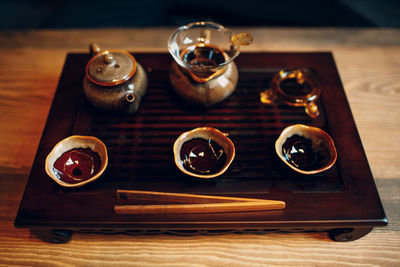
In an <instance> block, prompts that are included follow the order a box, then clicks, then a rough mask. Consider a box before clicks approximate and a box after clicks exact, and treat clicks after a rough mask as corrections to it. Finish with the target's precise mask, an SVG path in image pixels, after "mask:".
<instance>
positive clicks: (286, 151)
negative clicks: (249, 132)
mask: <svg viewBox="0 0 400 267" xmlns="http://www.w3.org/2000/svg"><path fill="white" fill-rule="evenodd" d="M275 151H276V154H277V155H278V156H279V158H280V159H281V160H282V161H283V162H284V163H285V164H286V165H287V166H289V167H290V168H291V169H293V170H295V171H296V172H298V173H301V174H316V173H320V172H323V171H326V170H328V169H329V168H331V167H332V166H333V165H334V164H335V162H336V159H337V152H336V148H335V144H334V142H333V140H332V138H331V137H330V136H329V134H327V133H326V132H324V131H323V130H321V129H319V128H317V127H311V126H307V125H304V124H295V125H291V126H289V127H286V128H285V129H284V130H283V131H282V133H281V135H280V136H279V138H278V139H277V140H276V142H275Z"/></svg>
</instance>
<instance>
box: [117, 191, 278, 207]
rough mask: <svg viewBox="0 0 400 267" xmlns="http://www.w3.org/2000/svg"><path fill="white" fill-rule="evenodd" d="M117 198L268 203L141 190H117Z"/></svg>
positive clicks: (253, 199) (238, 198) (177, 201)
mask: <svg viewBox="0 0 400 267" xmlns="http://www.w3.org/2000/svg"><path fill="white" fill-rule="evenodd" d="M117 198H119V199H130V200H151V201H155V202H160V203H163V202H176V203H193V204H195V203H196V204H201V203H210V202H212V203H226V202H248V201H251V202H254V201H266V200H265V199H257V198H241V197H222V196H209V195H195V194H185V193H165V192H153V191H140V190H120V189H118V190H117ZM282 203H284V202H283V201H282Z"/></svg>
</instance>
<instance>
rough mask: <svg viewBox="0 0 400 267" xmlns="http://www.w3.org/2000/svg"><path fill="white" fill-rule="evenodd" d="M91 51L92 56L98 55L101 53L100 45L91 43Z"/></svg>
mask: <svg viewBox="0 0 400 267" xmlns="http://www.w3.org/2000/svg"><path fill="white" fill-rule="evenodd" d="M89 50H90V54H91V55H92V56H95V55H97V54H98V53H100V51H101V49H100V46H99V45H98V44H95V43H91V44H90V46H89Z"/></svg>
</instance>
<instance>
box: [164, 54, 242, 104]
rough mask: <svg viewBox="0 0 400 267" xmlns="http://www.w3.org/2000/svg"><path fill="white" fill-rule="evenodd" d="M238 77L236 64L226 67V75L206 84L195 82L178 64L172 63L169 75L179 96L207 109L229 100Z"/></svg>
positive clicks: (223, 74)
mask: <svg viewBox="0 0 400 267" xmlns="http://www.w3.org/2000/svg"><path fill="white" fill-rule="evenodd" d="M238 77H239V75H238V70H237V67H236V64H235V63H234V62H231V63H229V64H228V65H227V66H226V70H225V72H224V73H222V74H221V75H219V76H217V77H215V78H213V79H212V80H210V81H208V82H205V83H198V82H195V81H194V80H193V79H192V78H191V77H190V76H189V75H188V74H186V73H185V71H183V70H182V69H181V67H179V66H178V64H177V63H176V62H173V63H172V65H171V70H170V73H169V78H170V82H171V84H172V87H173V88H174V90H175V92H176V93H177V94H178V95H179V96H181V97H182V98H183V99H184V100H186V101H189V102H192V103H195V104H199V105H202V106H205V107H209V106H212V105H214V104H216V103H218V102H221V101H222V100H224V99H226V98H228V97H229V96H230V95H231V94H232V93H233V91H234V90H235V88H236V85H237V82H238Z"/></svg>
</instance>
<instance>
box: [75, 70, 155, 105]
mask: <svg viewBox="0 0 400 267" xmlns="http://www.w3.org/2000/svg"><path fill="white" fill-rule="evenodd" d="M136 64H137V66H136V72H135V74H134V75H133V76H132V78H131V79H129V80H128V81H126V82H124V83H122V84H120V85H116V86H100V85H97V84H94V83H92V82H91V81H90V80H89V79H88V78H87V77H85V78H84V81H83V88H84V92H85V95H86V97H87V99H88V100H89V101H90V102H91V103H92V104H93V105H94V106H96V107H98V108H101V109H104V110H114V111H122V112H125V113H134V112H136V111H137V110H138V109H139V107H140V103H141V101H142V98H143V97H144V96H145V94H146V91H147V83H148V81H147V74H146V72H145V70H144V69H143V67H142V66H141V65H140V64H139V63H137V62H136ZM127 95H128V96H127ZM127 98H128V99H129V101H128V100H127Z"/></svg>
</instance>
